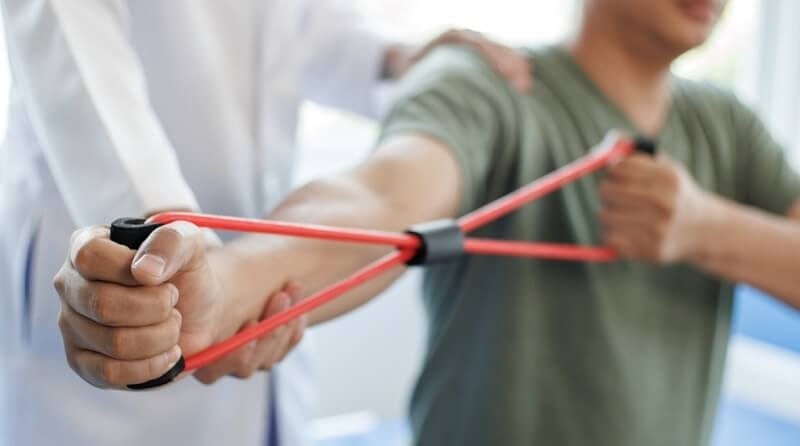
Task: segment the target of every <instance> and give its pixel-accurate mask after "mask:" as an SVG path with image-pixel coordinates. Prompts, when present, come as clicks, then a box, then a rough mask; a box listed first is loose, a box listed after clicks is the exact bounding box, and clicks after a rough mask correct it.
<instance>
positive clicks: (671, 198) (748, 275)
mask: <svg viewBox="0 0 800 446" xmlns="http://www.w3.org/2000/svg"><path fill="white" fill-rule="evenodd" d="M600 197H601V202H602V203H603V209H602V211H601V213H600V221H601V222H602V225H603V236H604V239H605V241H606V243H607V244H609V245H610V246H612V247H614V248H616V249H617V250H618V251H619V252H620V253H621V255H622V256H624V257H627V258H629V259H633V260H640V261H645V262H651V263H657V264H671V263H676V262H688V263H690V264H692V265H694V266H696V267H697V268H700V269H702V270H704V271H707V272H709V273H711V274H713V275H715V276H718V277H721V278H724V279H727V280H729V281H732V282H744V283H747V284H750V285H753V286H755V287H757V288H760V289H762V290H764V291H766V292H768V293H770V294H772V295H774V296H775V297H776V298H778V299H780V300H781V301H783V302H785V303H787V304H788V305H791V306H793V307H795V308H800V279H799V278H800V201H798V202H797V203H796V204H795V205H794V206H793V207H791V209H789V210H787V213H786V216H780V215H773V214H769V213H767V212H764V211H761V210H758V209H755V208H752V207H749V206H745V205H742V204H739V203H736V202H733V201H731V200H729V199H726V198H723V197H720V196H717V195H715V194H712V193H710V192H707V191H705V190H703V189H702V188H700V187H699V186H698V185H697V184H696V183H695V181H694V179H693V178H692V177H691V176H690V175H689V173H688V172H687V171H686V170H685V169H684V168H683V166H681V165H680V164H678V163H676V162H675V161H673V160H671V159H669V158H668V157H667V156H665V155H659V156H658V157H656V158H651V157H647V156H642V155H635V156H632V157H630V158H628V159H626V160H624V161H622V162H620V163H619V164H617V165H615V166H613V167H611V168H610V169H609V171H608V174H607V175H606V177H605V179H604V181H603V183H602V186H601V190H600Z"/></svg>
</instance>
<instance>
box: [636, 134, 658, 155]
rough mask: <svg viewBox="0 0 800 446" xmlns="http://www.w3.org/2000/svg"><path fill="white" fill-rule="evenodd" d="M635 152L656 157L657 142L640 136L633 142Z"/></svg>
mask: <svg viewBox="0 0 800 446" xmlns="http://www.w3.org/2000/svg"><path fill="white" fill-rule="evenodd" d="M634 144H635V145H636V151H637V152H639V153H644V154H646V155H650V156H656V153H657V152H658V142H657V141H656V140H654V139H650V138H645V137H643V136H640V137H638V138H636V140H635V141H634Z"/></svg>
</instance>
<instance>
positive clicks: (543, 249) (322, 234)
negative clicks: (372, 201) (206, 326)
mask: <svg viewBox="0 0 800 446" xmlns="http://www.w3.org/2000/svg"><path fill="white" fill-rule="evenodd" d="M634 151H635V144H634V142H633V141H630V140H624V139H620V140H617V141H616V142H614V143H613V145H611V146H610V147H609V148H606V149H604V150H597V151H593V152H592V153H590V154H589V155H588V156H586V157H584V158H582V159H580V160H577V161H575V162H573V163H570V164H568V165H566V166H564V167H562V168H560V169H558V170H556V171H554V172H553V173H551V174H549V175H546V176H544V177H542V178H540V179H539V180H536V181H534V182H532V183H531V184H529V185H527V186H525V187H523V188H521V189H519V190H518V191H516V192H513V193H511V194H509V195H507V196H505V197H503V198H500V199H498V200H496V201H494V202H492V203H489V204H488V205H486V206H484V207H482V208H480V209H478V210H476V211H474V212H472V213H470V214H467V215H465V216H464V217H462V218H461V219H459V220H458V224H459V226H460V227H461V229H462V231H463V232H464V233H465V234H466V233H468V232H471V231H473V230H475V229H477V228H479V227H481V226H484V225H486V224H488V223H491V222H492V221H494V220H497V219H498V218H501V217H503V216H505V215H507V214H508V213H510V212H513V211H514V210H516V209H519V208H520V207H522V206H525V205H526V204H528V203H531V202H533V201H535V200H537V199H539V198H541V197H543V196H545V195H547V194H548V193H551V192H553V191H555V190H557V189H559V188H560V187H562V186H564V185H566V184H568V183H571V182H573V181H575V180H578V179H579V178H581V177H583V176H585V175H588V174H590V173H592V172H595V171H597V170H599V169H601V168H603V167H604V166H607V165H608V164H609V163H611V162H613V161H614V160H616V159H620V158H622V157H625V156H627V155H629V154H631V153H633V152H634ZM179 220H180V221H188V222H191V223H194V224H195V225H197V226H200V227H204V228H211V229H219V230H225V231H237V232H253V233H264V234H276V235H288V236H296V237H312V238H318V239H323V240H336V241H342V242H357V243H368V244H376V245H386V246H393V247H395V248H397V251H395V252H393V253H391V254H389V255H387V256H385V257H383V258H381V259H379V260H377V261H375V262H373V263H372V264H370V265H368V266H366V267H364V268H362V269H361V270H359V271H356V272H355V273H354V274H353V275H351V276H349V277H347V278H345V279H343V280H341V281H339V282H336V283H334V284H333V285H330V286H329V287H327V288H325V289H323V290H321V291H319V292H317V293H314V294H313V295H311V296H309V297H308V298H306V299H304V300H303V301H301V302H299V303H298V304H296V305H294V306H293V307H291V308H288V309H286V310H284V311H282V312H280V313H278V314H275V315H273V316H271V317H269V318H267V319H265V320H263V321H261V322H259V323H258V324H257V325H254V326H253V327H250V328H249V329H247V330H243V331H241V332H240V333H238V334H236V335H234V336H232V337H230V338H229V339H227V340H225V341H223V342H220V343H218V344H215V345H213V346H211V347H209V348H207V349H205V350H203V351H201V352H199V353H197V354H195V355H193V356H190V357H188V358H186V368H185V370H186V371H192V370H196V369H198V368H200V367H204V366H206V365H209V364H211V363H213V362H214V361H216V360H218V359H220V358H221V357H223V356H225V355H226V354H228V353H230V352H232V351H233V350H236V349H237V348H239V347H241V346H243V345H245V344H247V343H248V342H251V341H253V340H256V339H258V338H260V337H262V336H264V335H266V334H268V333H270V332H271V331H273V330H275V329H276V328H278V327H280V326H281V325H283V324H286V323H287V322H290V321H292V320H294V319H296V318H298V317H300V316H302V315H303V314H306V313H308V312H310V311H312V310H314V309H315V308H318V307H319V306H321V305H324V304H325V303H327V302H330V301H331V300H333V299H335V298H337V297H339V296H341V295H342V294H344V293H346V292H347V291H350V290H351V289H353V288H355V287H357V286H359V285H361V284H363V283H364V282H366V281H368V280H371V279H373V278H374V277H376V276H378V275H380V274H382V273H384V272H386V271H388V270H390V269H392V268H394V267H396V266H399V265H403V264H405V263H406V262H407V261H409V260H410V259H411V258H413V257H414V254H415V253H416V251H417V249H419V247H420V241H419V239H418V238H417V237H415V236H413V235H410V234H403V233H394V232H386V231H372V230H365V229H353V228H336V227H330V226H321V225H309V224H299V223H287V222H277V221H267V220H255V219H245V218H235V217H223V216H216V215H203V214H191V213H183V212H168V213H163V214H158V215H155V216H153V217H152V218H151V221H155V222H158V223H163V224H167V223H171V222H174V221H179ZM464 252H465V253H467V254H484V255H501V256H516V257H535V258H544V259H556V260H574V261H584V262H610V261H613V260H615V259H616V258H617V256H616V253H615V252H614V251H613V250H611V249H609V248H603V247H590V246H576V245H562V244H553V243H530V242H518V241H503V240H486V239H476V238H465V240H464Z"/></svg>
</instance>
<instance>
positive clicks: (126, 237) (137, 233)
mask: <svg viewBox="0 0 800 446" xmlns="http://www.w3.org/2000/svg"><path fill="white" fill-rule="evenodd" d="M161 226H163V224H161V223H147V222H145V220H144V219H142V218H120V219H118V220H116V221H114V223H111V241H113V242H116V243H119V244H120V245H125V246H127V247H128V248H130V249H139V246H141V245H142V243H144V241H145V240H147V237H149V236H150V234H152V233H153V231H155V230H156V229H158V228H159V227H161ZM185 367H186V361H185V360H184V359H183V356H181V358H180V359H179V360H178V362H176V363H175V365H174V366H173V367H172V368H171V369H169V370H168V371H167V373H165V374H163V375H161V376H160V377H158V378H155V379H151V380H150V381H147V382H143V383H139V384H129V385H128V386H127V387H128V388H129V389H131V390H144V389H152V388H154V387H160V386H163V385H164V384H167V383H169V382H171V381H172V380H173V379H175V377H176V376H178V375H179V374H180V373H181V372H182V371H183V369H184V368H185Z"/></svg>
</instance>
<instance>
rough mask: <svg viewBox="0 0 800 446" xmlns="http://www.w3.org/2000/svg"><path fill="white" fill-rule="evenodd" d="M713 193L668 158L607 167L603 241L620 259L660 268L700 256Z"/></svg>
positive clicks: (635, 159)
mask: <svg viewBox="0 0 800 446" xmlns="http://www.w3.org/2000/svg"><path fill="white" fill-rule="evenodd" d="M709 199H710V195H709V194H708V193H707V192H706V191H704V190H702V189H701V188H700V187H699V186H698V185H697V184H696V183H695V181H694V179H693V178H692V177H691V175H690V174H689V173H688V172H687V171H686V169H685V168H684V167H683V166H681V165H680V164H678V163H676V162H675V161H673V160H672V159H670V158H669V157H667V156H666V155H663V154H660V155H658V156H657V157H651V156H647V155H640V154H637V155H633V156H630V157H628V158H626V159H625V160H623V161H621V162H620V163H618V164H616V165H614V166H612V167H611V168H609V170H608V172H607V175H606V177H605V179H604V180H603V182H602V185H601V187H600V200H601V203H602V210H601V212H600V221H601V223H602V226H603V239H604V241H605V243H606V244H607V245H608V246H610V247H612V248H615V249H616V250H617V251H618V252H619V253H620V255H621V256H623V257H625V258H629V259H632V260H639V261H644V262H650V263H657V264H669V263H674V262H681V261H688V260H690V259H691V258H692V256H693V255H694V254H695V253H696V250H697V248H698V246H699V244H700V243H701V242H702V241H701V240H699V238H700V237H699V234H700V228H701V227H702V225H703V222H704V220H705V213H706V211H707V206H706V204H707V202H708V200H709Z"/></svg>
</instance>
